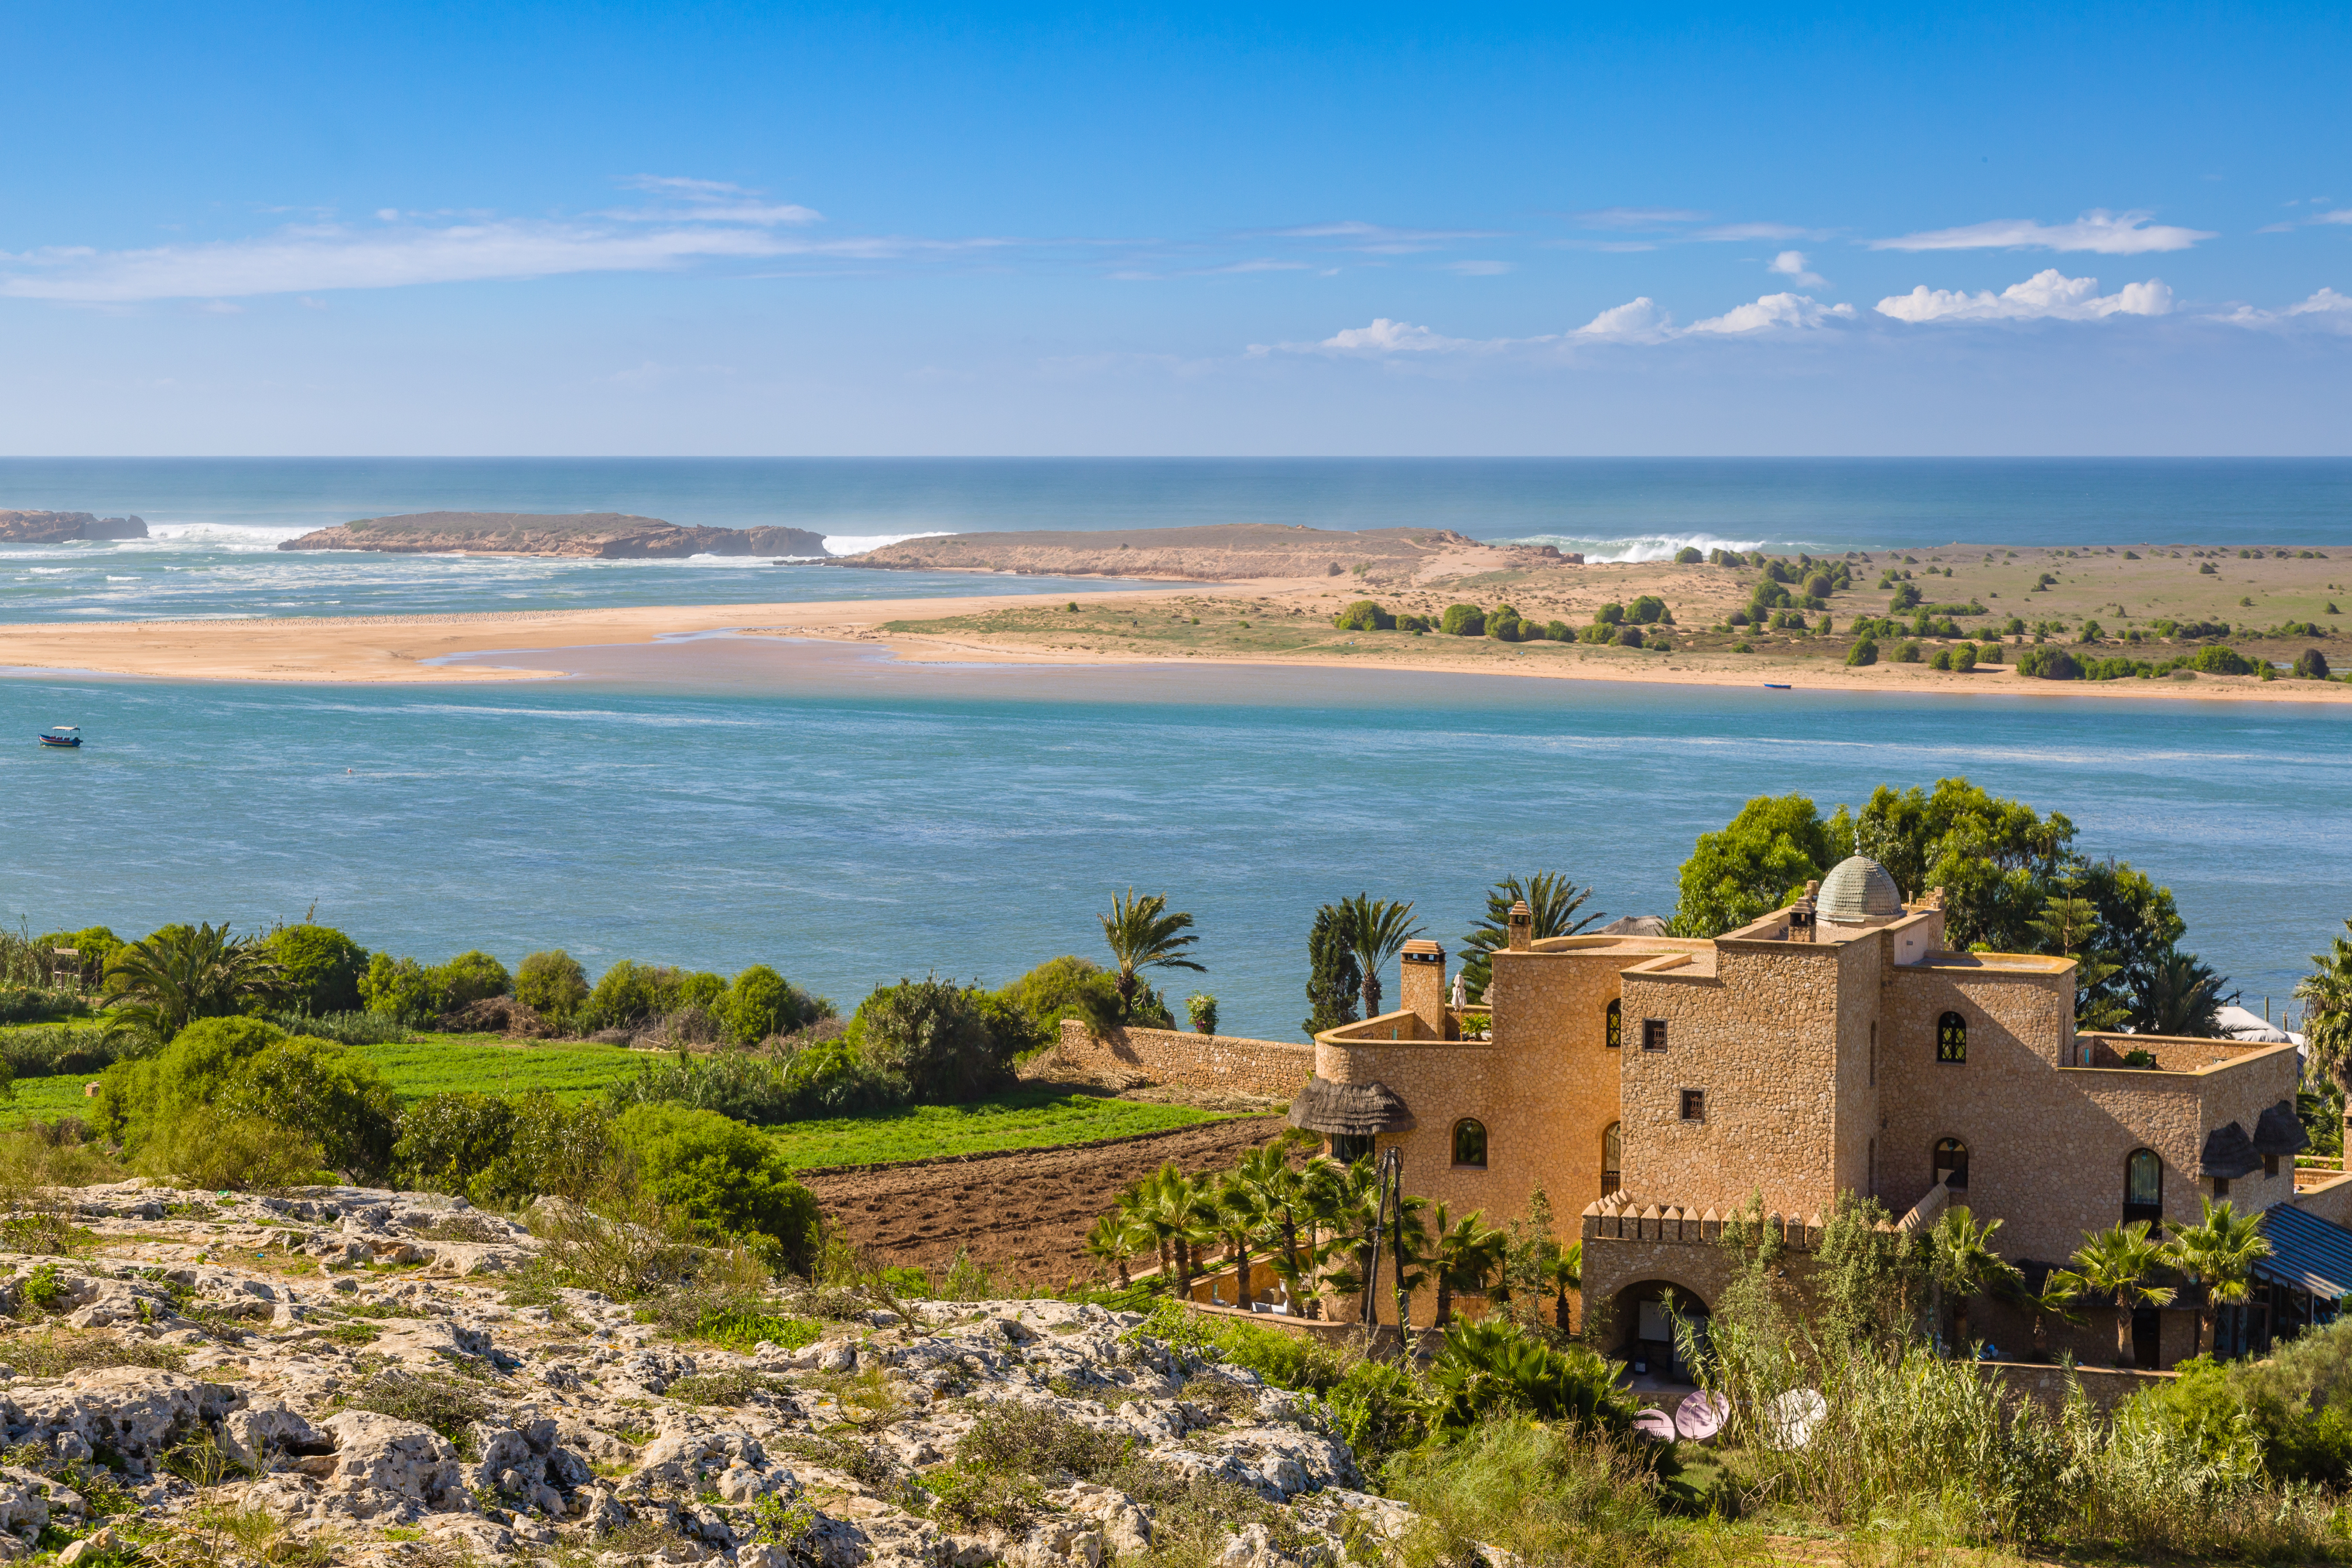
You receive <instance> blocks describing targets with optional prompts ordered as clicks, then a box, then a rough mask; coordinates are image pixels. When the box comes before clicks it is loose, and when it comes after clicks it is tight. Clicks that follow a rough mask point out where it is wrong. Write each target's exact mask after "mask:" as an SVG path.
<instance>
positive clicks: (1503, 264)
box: [1444, 261, 1511, 277]
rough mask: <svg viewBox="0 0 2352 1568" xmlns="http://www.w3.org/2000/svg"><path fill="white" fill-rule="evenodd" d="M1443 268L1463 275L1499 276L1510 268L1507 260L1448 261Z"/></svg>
mask: <svg viewBox="0 0 2352 1568" xmlns="http://www.w3.org/2000/svg"><path fill="white" fill-rule="evenodd" d="M1444 267H1445V270H1446V271H1448V272H1452V273H1458V274H1459V275H1461V276H1462V277H1501V276H1502V275H1503V274H1504V273H1506V272H1508V271H1510V270H1511V264H1510V263H1509V262H1507V261H1449V262H1446V263H1445V264H1444Z"/></svg>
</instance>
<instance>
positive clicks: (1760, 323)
mask: <svg viewBox="0 0 2352 1568" xmlns="http://www.w3.org/2000/svg"><path fill="white" fill-rule="evenodd" d="M1853 315H1854V311H1853V306H1851V305H1823V304H1822V303H1820V302H1819V301H1818V300H1815V299H1813V298H1810V297H1808V296H1806V295H1802V294H1767V295H1766V296H1764V298H1761V299H1759V300H1757V301H1756V302H1755V303H1754V304H1752V305H1740V306H1735V307H1734V308H1731V309H1729V310H1727V311H1725V312H1724V313H1723V314H1722V315H1720V316H1710V317H1708V318H1707V319H1706V320H1704V321H1694V322H1692V323H1691V324H1690V325H1689V326H1687V327H1685V328H1684V329H1683V335H1685V336H1686V335H1689V334H1693V333H1717V334H1729V333H1739V332H1761V331H1765V330H1767V329H1770V328H1774V327H1788V328H1792V329H1807V328H1814V327H1826V326H1827V325H1829V324H1830V322H1832V321H1833V320H1834V321H1851V320H1853Z"/></svg>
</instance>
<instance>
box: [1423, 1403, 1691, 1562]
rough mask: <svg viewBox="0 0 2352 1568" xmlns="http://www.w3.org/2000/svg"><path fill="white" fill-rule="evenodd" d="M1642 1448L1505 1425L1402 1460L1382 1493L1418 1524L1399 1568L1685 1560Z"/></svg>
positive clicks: (1530, 1425) (1516, 1423)
mask: <svg viewBox="0 0 2352 1568" xmlns="http://www.w3.org/2000/svg"><path fill="white" fill-rule="evenodd" d="M1643 1447H1644V1446H1643V1445H1639V1444H1637V1443H1636V1442H1634V1441H1632V1440H1625V1439H1617V1438H1608V1439H1603V1440H1601V1441H1599V1442H1595V1441H1593V1440H1592V1439H1591V1437H1588V1436H1586V1435H1585V1434H1582V1433H1579V1432H1571V1431H1563V1430H1560V1429H1558V1428H1553V1427H1540V1426H1537V1425H1534V1424H1533V1423H1530V1422H1528V1421H1525V1420H1518V1419H1508V1418H1506V1419H1498V1420H1496V1421H1492V1422H1488V1423H1486V1424H1485V1425H1482V1426H1480V1427H1475V1428H1474V1429H1473V1430H1471V1431H1469V1432H1467V1433H1465V1434H1463V1435H1462V1436H1461V1437H1459V1438H1458V1439H1457V1440H1456V1441H1454V1443H1452V1444H1450V1445H1446V1446H1443V1447H1431V1448H1423V1449H1420V1450H1418V1451H1416V1452H1413V1453H1409V1454H1406V1455H1402V1456H1401V1457H1400V1458H1398V1459H1397V1460H1396V1461H1395V1462H1394V1463H1392V1464H1391V1466H1390V1467H1389V1471H1388V1483H1389V1484H1388V1485H1387V1486H1386V1487H1384V1488H1383V1489H1382V1490H1385V1491H1388V1492H1390V1493H1391V1494H1392V1495H1393V1496H1395V1497H1397V1498H1398V1499H1400V1500H1402V1501H1404V1502H1406V1503H1407V1504H1409V1505H1410V1506H1411V1507H1412V1511H1413V1512H1414V1513H1415V1514H1417V1515H1418V1516H1419V1517H1420V1521H1421V1522H1420V1523H1419V1524H1418V1526H1417V1528H1416V1530H1415V1531H1414V1533H1413V1535H1412V1536H1411V1537H1408V1538H1407V1541H1406V1542H1403V1543H1402V1544H1404V1545H1405V1546H1406V1547H1407V1550H1406V1551H1405V1552H1402V1553H1400V1554H1399V1556H1400V1559H1401V1560H1402V1561H1404V1562H1409V1563H1448V1564H1468V1563H1481V1562H1485V1561H1489V1560H1490V1559H1488V1558H1486V1554H1485V1553H1486V1552H1487V1551H1494V1552H1497V1555H1498V1556H1502V1554H1507V1556H1505V1557H1503V1560H1505V1561H1509V1562H1517V1563H1596V1564H1603V1563H1605V1564H1648V1563H1678V1562H1683V1561H1687V1560H1688V1559H1687V1558H1686V1557H1685V1552H1687V1551H1688V1548H1687V1547H1684V1546H1682V1545H1681V1543H1680V1542H1675V1541H1673V1540H1671V1539H1664V1538H1662V1536H1663V1531H1664V1529H1665V1527H1666V1521H1665V1520H1664V1518H1663V1517H1662V1516H1661V1512H1660V1509H1659V1488H1658V1481H1657V1477H1656V1475H1655V1474H1654V1470H1653V1461H1652V1460H1651V1458H1649V1456H1648V1455H1647V1454H1646V1453H1644V1452H1643ZM1728 1511H1730V1510H1727V1512H1728ZM1482 1549H1483V1550H1482Z"/></svg>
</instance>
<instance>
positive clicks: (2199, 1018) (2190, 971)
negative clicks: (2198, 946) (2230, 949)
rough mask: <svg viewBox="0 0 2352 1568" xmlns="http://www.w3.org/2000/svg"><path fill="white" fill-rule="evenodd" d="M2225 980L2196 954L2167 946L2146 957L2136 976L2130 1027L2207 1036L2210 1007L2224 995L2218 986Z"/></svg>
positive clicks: (2210, 1029) (2144, 1031)
mask: <svg viewBox="0 0 2352 1568" xmlns="http://www.w3.org/2000/svg"><path fill="white" fill-rule="evenodd" d="M2229 983H2230V982H2229V981H2227V980H2225V979H2223V978H2222V977H2221V976H2219V975H2216V974H2215V973H2214V972H2213V970H2212V967H2211V966H2210V965H2208V964H2204V963H2202V962H2200V961H2199V959H2198V956H2197V955H2196V954H2194V953H2183V952H2182V951H2180V949H2179V948H2178V947H2167V948H2165V949H2164V950H2163V951H2162V952H2160V953H2158V954H2157V955H2155V956H2153V957H2152V958H2150V959H2149V960H2148V964H2147V971H2146V972H2145V973H2144V974H2142V975H2141V976H2140V977H2139V987H2138V989H2137V991H2136V992H2135V993H2134V994H2133V997H2132V1017H2131V1023H2132V1029H2133V1030H2134V1031H2135V1032H2137V1033H2139V1034H2172V1035H2193V1036H2197V1037H2200V1038H2203V1037H2208V1036H2210V1035H2211V1034H2213V1033H2214V1028H2213V1013H2214V1009H2217V1008H2219V1007H2220V1006H2221V1003H2222V1001H2223V1000H2224V999H2225V998H2223V997H2222V995H2221V988H2222V987H2223V986H2226V985H2228V984H2229Z"/></svg>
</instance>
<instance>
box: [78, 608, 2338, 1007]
mask: <svg viewBox="0 0 2352 1568" xmlns="http://www.w3.org/2000/svg"><path fill="white" fill-rule="evenodd" d="M2328 613H2329V614H2331V615H2332V614H2334V613H2335V611H2334V610H2332V609H2331V610H2330V611H2329V612H2328ZM32 946H33V951H34V953H35V955H36V956H40V957H42V958H47V956H48V955H49V954H51V953H54V952H56V951H57V950H58V948H60V947H70V948H72V949H73V950H74V951H75V952H77V953H79V954H80V955H81V983H82V984H83V985H85V986H94V985H96V984H98V983H99V981H100V978H101V977H104V975H105V974H106V965H107V961H108V960H109V959H110V958H112V957H113V956H115V955H116V954H117V953H120V952H121V951H122V949H123V948H124V947H125V946H127V944H126V943H125V942H124V941H123V940H122V938H121V937H120V936H116V935H115V934H114V933H113V932H112V931H111V930H110V929H108V928H107V927H106V926H103V925H85V926H83V927H82V928H81V929H80V930H79V931H44V932H42V933H41V934H40V935H39V936H36V937H34V938H33V941H32Z"/></svg>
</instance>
